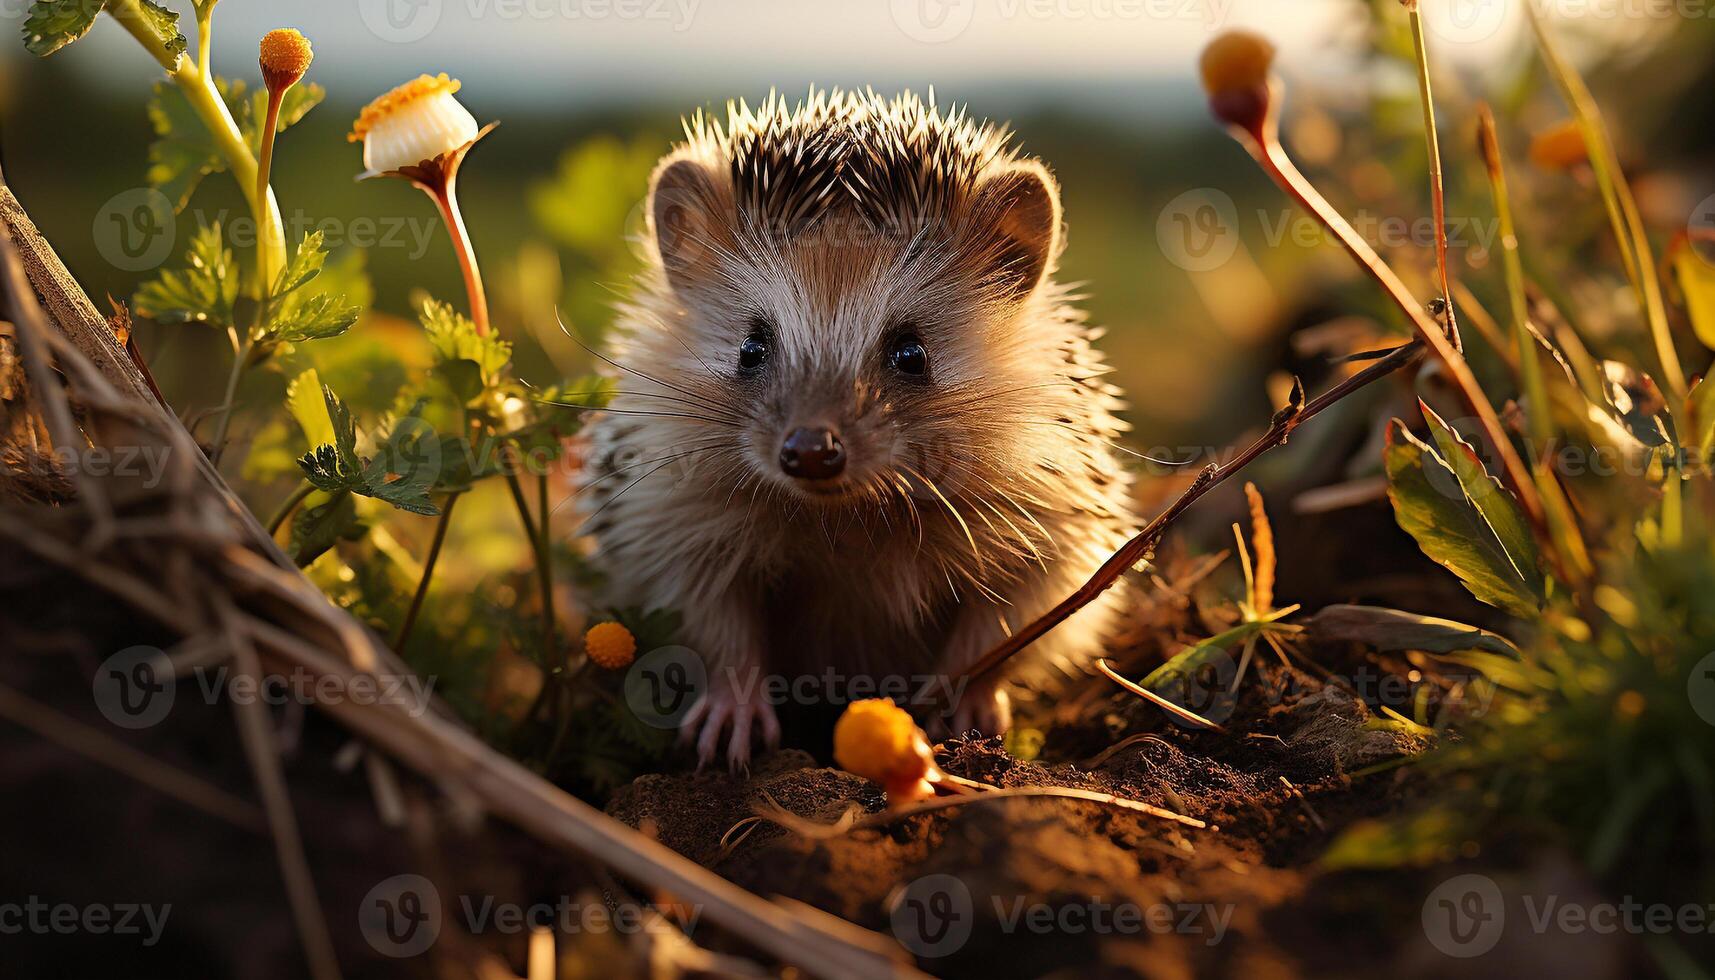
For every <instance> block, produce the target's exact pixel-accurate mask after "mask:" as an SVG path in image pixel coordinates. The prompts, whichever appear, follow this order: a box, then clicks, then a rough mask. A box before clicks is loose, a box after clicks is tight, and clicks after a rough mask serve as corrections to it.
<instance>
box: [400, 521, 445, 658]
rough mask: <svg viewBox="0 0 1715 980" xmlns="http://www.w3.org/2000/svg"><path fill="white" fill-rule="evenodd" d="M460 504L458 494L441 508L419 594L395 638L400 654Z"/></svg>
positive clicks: (432, 576)
mask: <svg viewBox="0 0 1715 980" xmlns="http://www.w3.org/2000/svg"><path fill="white" fill-rule="evenodd" d="M458 502H459V494H458V493H457V492H454V493H450V494H448V495H447V502H446V503H445V504H444V505H442V507H441V518H440V520H439V521H438V522H436V524H435V538H434V540H433V541H431V542H430V543H429V554H428V556H427V557H425V558H424V559H423V577H422V578H421V579H419V580H418V582H417V592H416V594H415V595H413V596H411V607H410V608H409V609H407V610H406V611H405V620H404V622H402V623H400V624H399V632H398V633H397V634H395V635H394V637H393V649H394V650H395V651H397V652H398V653H400V654H403V653H404V652H405V641H406V640H408V639H410V638H411V628H412V627H413V626H415V625H417V613H418V612H420V611H421V610H422V608H423V600H424V599H425V598H426V597H427V596H428V594H429V580H430V579H432V578H434V575H435V563H436V562H437V561H439V560H440V557H441V545H442V544H445V543H446V540H447V525H448V524H450V523H452V519H453V505H454V504H456V503H458Z"/></svg>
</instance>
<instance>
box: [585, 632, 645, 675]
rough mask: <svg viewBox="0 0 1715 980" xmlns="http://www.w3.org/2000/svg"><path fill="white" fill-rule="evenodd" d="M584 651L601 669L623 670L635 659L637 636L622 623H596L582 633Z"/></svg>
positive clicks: (591, 661)
mask: <svg viewBox="0 0 1715 980" xmlns="http://www.w3.org/2000/svg"><path fill="white" fill-rule="evenodd" d="M584 653H585V654H587V655H588V656H589V658H590V663H593V664H595V665H596V666H597V667H600V668H602V669H603V670H624V669H625V668H627V667H629V666H631V663H632V661H634V660H636V659H637V637H635V636H632V635H631V631H630V630H628V629H626V628H625V624H623V623H597V624H595V625H594V626H591V627H590V628H589V630H588V631H587V632H585V633H584Z"/></svg>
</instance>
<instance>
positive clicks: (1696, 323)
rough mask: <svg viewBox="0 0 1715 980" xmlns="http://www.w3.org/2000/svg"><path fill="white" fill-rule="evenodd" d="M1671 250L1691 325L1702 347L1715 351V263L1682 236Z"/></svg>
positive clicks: (1680, 290) (1712, 246) (1714, 246)
mask: <svg viewBox="0 0 1715 980" xmlns="http://www.w3.org/2000/svg"><path fill="white" fill-rule="evenodd" d="M1705 247H1707V248H1715V245H1710V246H1705ZM1673 253H1674V255H1673V269H1674V273H1675V275H1676V277H1677V278H1678V280H1679V292H1680V296H1681V297H1682V298H1683V300H1684V302H1685V312H1686V314H1687V315H1688V316H1690V317H1691V328H1692V329H1693V330H1695V331H1697V339H1698V340H1701V341H1703V346H1705V347H1708V348H1710V349H1711V350H1715V265H1712V264H1710V262H1709V261H1708V260H1707V259H1705V258H1704V257H1703V256H1702V255H1699V254H1698V252H1697V249H1695V248H1693V247H1692V246H1691V245H1690V244H1689V243H1687V242H1686V241H1685V240H1683V239H1681V240H1680V241H1679V242H1676V243H1675V247H1674V249H1673Z"/></svg>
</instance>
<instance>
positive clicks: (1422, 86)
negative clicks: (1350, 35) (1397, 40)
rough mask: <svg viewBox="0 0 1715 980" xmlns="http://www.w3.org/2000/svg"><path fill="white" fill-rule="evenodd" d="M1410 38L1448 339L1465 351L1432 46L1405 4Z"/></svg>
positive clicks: (1419, 17)
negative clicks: (1450, 257) (1450, 249)
mask: <svg viewBox="0 0 1715 980" xmlns="http://www.w3.org/2000/svg"><path fill="white" fill-rule="evenodd" d="M1406 17H1407V19H1408V20H1410V21H1411V39H1412V43H1413V45H1414V46H1415V48H1416V55H1417V87H1418V92H1419V94H1420V95H1421V101H1422V103H1423V134H1424V139H1425V140H1426V141H1427V143H1428V145H1429V201H1430V207H1431V209H1432V211H1433V214H1434V217H1435V268H1436V271H1437V272H1438V273H1439V274H1440V278H1441V299H1442V301H1443V302H1444V303H1446V304H1447V336H1448V338H1449V339H1450V340H1451V341H1452V343H1453V349H1454V350H1456V351H1463V350H1464V349H1465V344H1464V341H1463V340H1462V339H1460V337H1459V326H1458V321H1457V319H1456V318H1455V317H1454V315H1453V278H1452V276H1451V275H1450V274H1449V273H1448V271H1447V200H1446V193H1445V189H1444V187H1443V185H1442V180H1441V138H1440V136H1439V135H1438V134H1437V133H1436V129H1435V97H1434V91H1433V89H1432V88H1431V86H1430V82H1429V44H1428V42H1427V41H1426V40H1425V39H1424V36H1423V12H1422V11H1421V10H1419V9H1418V6H1417V4H1416V3H1415V2H1410V3H1407V4H1406Z"/></svg>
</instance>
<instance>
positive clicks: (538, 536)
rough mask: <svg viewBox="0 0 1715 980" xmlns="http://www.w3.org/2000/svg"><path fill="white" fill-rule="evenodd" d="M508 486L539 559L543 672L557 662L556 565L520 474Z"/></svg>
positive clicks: (509, 477) (510, 477)
mask: <svg viewBox="0 0 1715 980" xmlns="http://www.w3.org/2000/svg"><path fill="white" fill-rule="evenodd" d="M506 485H507V487H509V488H510V489H511V490H512V502H513V504H515V505H516V506H517V507H518V519H519V520H520V521H521V522H523V524H524V536H525V537H527V538H529V539H530V549H531V551H533V552H534V553H535V556H536V580H537V582H538V583H540V585H541V588H542V669H543V670H549V669H550V665H551V664H552V663H553V662H554V634H555V633H556V632H557V630H556V624H555V615H554V566H553V564H552V563H551V562H550V561H549V555H548V546H547V542H548V537H547V534H546V533H545V532H539V531H538V530H537V527H536V524H535V523H534V522H533V521H531V519H530V505H529V504H527V503H525V500H524V488H523V486H521V485H520V484H519V482H518V475H517V474H516V473H512V472H508V473H507V474H506ZM547 522H548V514H547V512H546V511H544V512H543V513H542V524H543V526H544V527H546V525H547Z"/></svg>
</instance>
